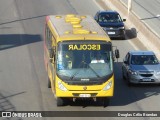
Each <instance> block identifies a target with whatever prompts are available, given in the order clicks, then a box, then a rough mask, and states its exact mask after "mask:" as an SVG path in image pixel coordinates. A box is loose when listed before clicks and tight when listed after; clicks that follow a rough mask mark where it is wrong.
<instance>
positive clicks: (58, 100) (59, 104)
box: [57, 97, 64, 106]
mask: <svg viewBox="0 0 160 120" xmlns="http://www.w3.org/2000/svg"><path fill="white" fill-rule="evenodd" d="M63 105H64V99H63V98H60V97H57V106H63Z"/></svg>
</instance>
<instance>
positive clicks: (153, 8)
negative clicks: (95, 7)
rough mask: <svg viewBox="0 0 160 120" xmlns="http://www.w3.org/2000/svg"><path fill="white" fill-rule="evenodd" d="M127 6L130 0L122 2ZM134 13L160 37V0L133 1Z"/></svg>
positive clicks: (122, 0)
mask: <svg viewBox="0 0 160 120" xmlns="http://www.w3.org/2000/svg"><path fill="white" fill-rule="evenodd" d="M120 1H121V2H122V3H124V4H125V5H126V6H127V1H128V0H120ZM132 12H134V13H135V14H136V15H137V16H138V17H139V19H140V20H141V21H142V22H144V23H145V24H146V25H147V26H148V28H149V29H151V30H152V31H153V32H154V33H155V34H156V35H157V36H159V37H160V29H159V28H160V0H132Z"/></svg>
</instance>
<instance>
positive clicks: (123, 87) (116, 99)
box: [67, 62, 160, 108]
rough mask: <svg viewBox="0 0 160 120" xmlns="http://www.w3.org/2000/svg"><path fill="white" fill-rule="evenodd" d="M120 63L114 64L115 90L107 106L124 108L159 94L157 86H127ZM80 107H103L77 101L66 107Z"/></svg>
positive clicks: (89, 102)
mask: <svg viewBox="0 0 160 120" xmlns="http://www.w3.org/2000/svg"><path fill="white" fill-rule="evenodd" d="M121 66H122V62H116V63H115V65H114V70H115V89H114V96H113V97H111V98H110V103H109V106H125V105H128V104H132V103H135V102H137V101H140V100H143V99H145V98H147V97H151V96H156V95H159V94H160V88H159V86H158V85H134V86H128V85H127V83H126V81H125V80H123V78H122V71H121ZM68 105H69V106H80V107H83V108H85V107H92V106H94V107H95V106H96V107H104V106H103V105H102V104H100V103H97V102H94V101H93V100H78V101H76V102H72V101H70V102H69V103H68V104H67V106H68Z"/></svg>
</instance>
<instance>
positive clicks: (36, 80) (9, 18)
mask: <svg viewBox="0 0 160 120" xmlns="http://www.w3.org/2000/svg"><path fill="white" fill-rule="evenodd" d="M99 9H102V8H100V5H99V4H97V3H96V2H94V1H93V0H88V1H87V0H1V1H0V111H4V110H8V111H159V110H160V104H159V101H160V95H159V93H160V88H159V86H133V87H128V86H127V85H126V83H125V81H123V80H122V75H121V65H122V60H123V58H124V56H125V54H126V53H127V51H129V50H133V49H145V48H144V47H143V45H141V44H140V43H139V41H138V40H137V38H135V37H134V36H130V34H129V33H130V30H127V40H113V45H114V46H118V48H119V50H120V57H121V58H120V59H119V60H118V62H116V63H115V95H114V97H113V98H111V103H110V105H109V106H108V107H105V108H104V107H102V106H99V105H96V104H94V103H91V102H79V103H70V105H67V106H64V107H57V106H56V101H55V99H54V96H53V94H52V92H51V90H50V89H48V88H47V74H46V72H45V68H44V61H43V37H44V18H45V16H46V15H49V14H68V13H76V14H89V15H92V16H93V15H94V14H95V13H96V11H97V10H99ZM106 9H107V8H106ZM79 114H81V113H79ZM95 114H96V113H95ZM0 119H1V118H0ZM12 119H13V118H8V119H6V120H12ZM15 119H16V118H15ZM25 119H27V118H20V120H25ZM39 119H40V118H38V119H37V120H39ZM51 119H53V120H54V119H57V118H54V117H53V118H42V120H51ZM58 119H73V120H81V119H82V118H80V117H77V118H65V117H63V118H58ZM83 119H95V120H97V119H106V118H105V117H102V118H99V117H94V118H86V117H84V118H83ZM107 119H109V120H114V119H116V118H114V117H113V118H112V117H110V118H107ZM119 119H122V120H125V119H128V118H119ZM130 119H133V120H134V119H137V118H135V117H134V118H130ZM139 119H144V120H146V119H149V118H143V117H141V118H139ZM150 119H152V118H150ZM16 120H19V119H18V118H17V119H16ZM31 120H32V119H31Z"/></svg>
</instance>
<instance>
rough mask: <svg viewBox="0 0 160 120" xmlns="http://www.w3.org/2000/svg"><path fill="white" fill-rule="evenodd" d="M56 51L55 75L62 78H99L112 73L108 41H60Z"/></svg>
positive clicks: (78, 79)
mask: <svg viewBox="0 0 160 120" xmlns="http://www.w3.org/2000/svg"><path fill="white" fill-rule="evenodd" d="M57 52H58V53H57V63H56V64H57V75H58V76H59V77H60V78H62V79H63V80H68V81H74V80H75V81H91V80H100V79H102V78H104V77H106V76H109V75H111V74H112V73H113V60H112V51H111V43H110V42H109V43H106V42H93V41H92V42H89V41H88V42H87V41H85V42H82V41H81V42H78V41H76V42H62V43H59V44H58V51H57Z"/></svg>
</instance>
